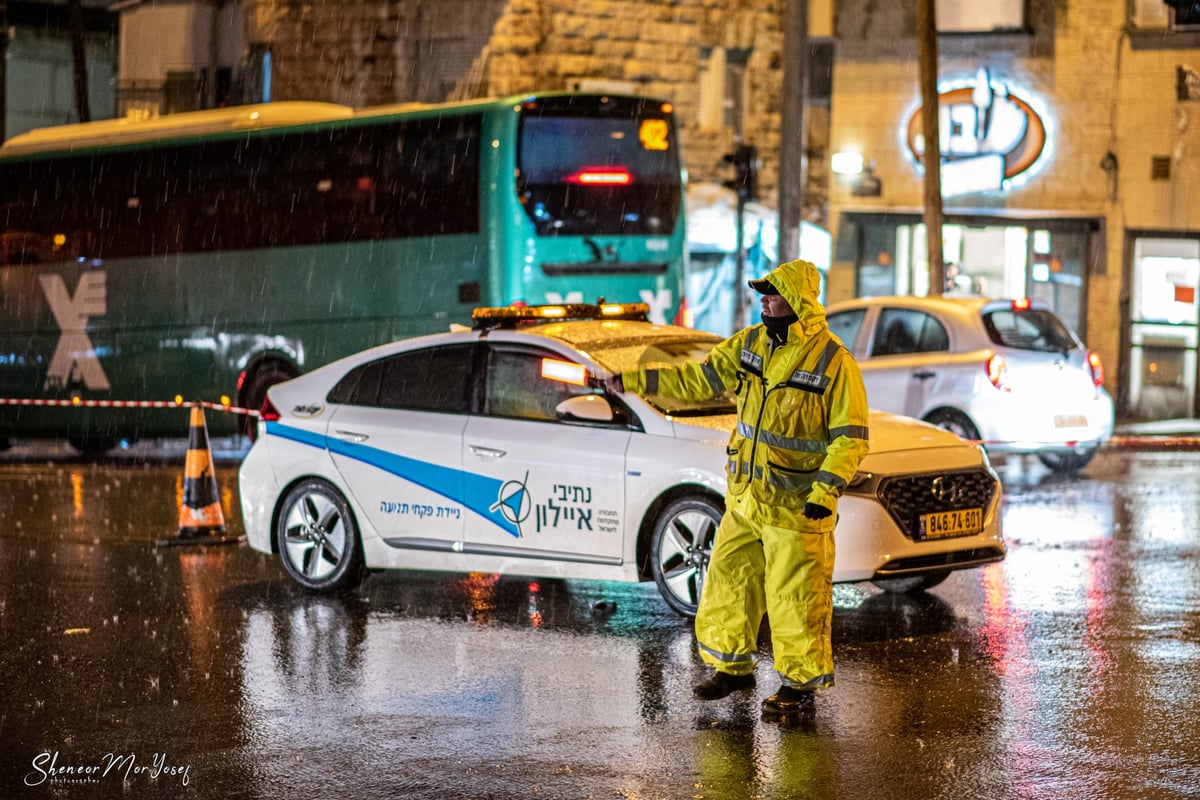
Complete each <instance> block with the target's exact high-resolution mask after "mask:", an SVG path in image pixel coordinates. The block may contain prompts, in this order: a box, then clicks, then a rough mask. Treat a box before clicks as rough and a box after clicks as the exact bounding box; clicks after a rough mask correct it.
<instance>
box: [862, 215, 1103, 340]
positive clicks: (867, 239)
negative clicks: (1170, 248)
mask: <svg viewBox="0 0 1200 800" xmlns="http://www.w3.org/2000/svg"><path fill="white" fill-rule="evenodd" d="M855 221H856V222H857V224H856V225H855V226H854V229H855V230H856V231H857V235H858V237H859V238H858V242H859V248H858V271H857V280H858V284H857V294H858V296H860V297H881V296H886V295H913V296H916V297H923V296H926V295H928V294H929V293H930V291H929V258H928V254H927V245H926V242H927V239H926V235H925V226H924V224H923V223H921V222H920V221H919V218H918V217H906V216H902V215H890V214H889V215H875V216H871V215H862V216H859V217H857V218H856V220H855ZM1089 231H1090V229H1089V228H1088V223H1086V222H1083V223H1071V224H1066V225H1064V224H1063V223H1061V222H1060V221H1054V222H1053V223H1051V222H1047V223H1046V224H1045V226H1044V227H1043V226H1038V225H1027V224H1016V223H1015V222H1008V221H1006V220H1002V219H997V220H982V221H980V222H978V223H975V222H971V223H965V222H956V221H953V220H951V221H948V222H947V223H946V224H944V225H943V227H942V262H943V264H944V266H945V278H946V284H945V286H944V287H943V289H942V294H944V295H946V296H950V297H953V296H970V295H979V296H984V297H1003V298H1014V299H1015V298H1021V297H1028V298H1030V299H1032V300H1034V301H1035V302H1038V303H1041V304H1043V305H1045V306H1047V307H1049V308H1050V309H1051V310H1052V311H1054V312H1055V313H1056V314H1057V315H1058V316H1059V317H1060V318H1061V319H1062V320H1063V321H1064V322H1065V323H1066V324H1067V325H1069V326H1070V327H1071V329H1072V330H1074V331H1076V332H1077V333H1079V334H1080V335H1081V336H1086V331H1085V330H1084V322H1085V315H1084V308H1083V299H1084V284H1085V274H1086V264H1087V262H1088V259H1087V252H1088V243H1089Z"/></svg>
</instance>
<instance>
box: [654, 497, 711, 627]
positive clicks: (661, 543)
mask: <svg viewBox="0 0 1200 800" xmlns="http://www.w3.org/2000/svg"><path fill="white" fill-rule="evenodd" d="M720 522H721V507H720V505H719V503H718V501H716V500H713V499H710V498H707V497H699V496H696V497H683V498H680V499H678V500H673V501H671V502H670V503H668V504H667V506H666V508H664V509H663V510H662V513H661V514H659V516H658V520H657V522H656V523H655V525H654V538H653V539H651V543H650V549H651V558H652V562H651V571H652V572H653V574H654V583H655V584H657V585H658V590H659V592H661V593H662V596H663V599H665V600H666V601H667V605H669V606H670V607H671V608H673V609H674V610H675V611H677V612H679V613H680V614H683V615H684V616H687V617H694V616H696V608H697V607H698V606H699V605H700V592H701V590H702V589H703V588H704V577H705V575H707V574H708V560H709V559H710V558H711V557H712V549H713V540H714V539H715V538H716V536H717V525H719V524H720Z"/></svg>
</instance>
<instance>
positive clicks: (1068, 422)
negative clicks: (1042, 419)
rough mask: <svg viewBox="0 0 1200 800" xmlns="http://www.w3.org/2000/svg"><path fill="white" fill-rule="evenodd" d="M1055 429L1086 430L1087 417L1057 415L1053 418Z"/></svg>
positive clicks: (1081, 415) (1080, 415)
mask: <svg viewBox="0 0 1200 800" xmlns="http://www.w3.org/2000/svg"><path fill="white" fill-rule="evenodd" d="M1054 427H1056V428H1086V427H1087V417H1085V416H1084V415H1083V414H1059V415H1058V416H1056V417H1055V418H1054Z"/></svg>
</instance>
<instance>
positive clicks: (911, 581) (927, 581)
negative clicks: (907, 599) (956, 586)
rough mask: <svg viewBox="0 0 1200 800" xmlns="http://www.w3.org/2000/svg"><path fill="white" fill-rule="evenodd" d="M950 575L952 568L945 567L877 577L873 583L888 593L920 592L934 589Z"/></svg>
mask: <svg viewBox="0 0 1200 800" xmlns="http://www.w3.org/2000/svg"><path fill="white" fill-rule="evenodd" d="M949 577H950V570H948V569H943V570H938V571H937V572H926V573H923V574H921V575H905V576H904V577H902V578H875V579H874V580H872V581H871V583H873V584H875V585H876V586H878V587H879V588H880V589H883V590H884V591H885V592H887V593H888V594H918V593H920V592H923V591H925V590H926V589H932V588H933V587H935V586H937V585H938V584H939V583H941V582H942V581H944V580H946V578H949Z"/></svg>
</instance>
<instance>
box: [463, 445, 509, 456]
mask: <svg viewBox="0 0 1200 800" xmlns="http://www.w3.org/2000/svg"><path fill="white" fill-rule="evenodd" d="M470 447H471V452H472V453H474V454H475V455H477V456H479V457H480V458H503V457H504V456H505V455H507V454H508V451H506V450H496V449H495V448H492V447H481V446H480V445H477V444H473V445H471V446H470Z"/></svg>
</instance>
